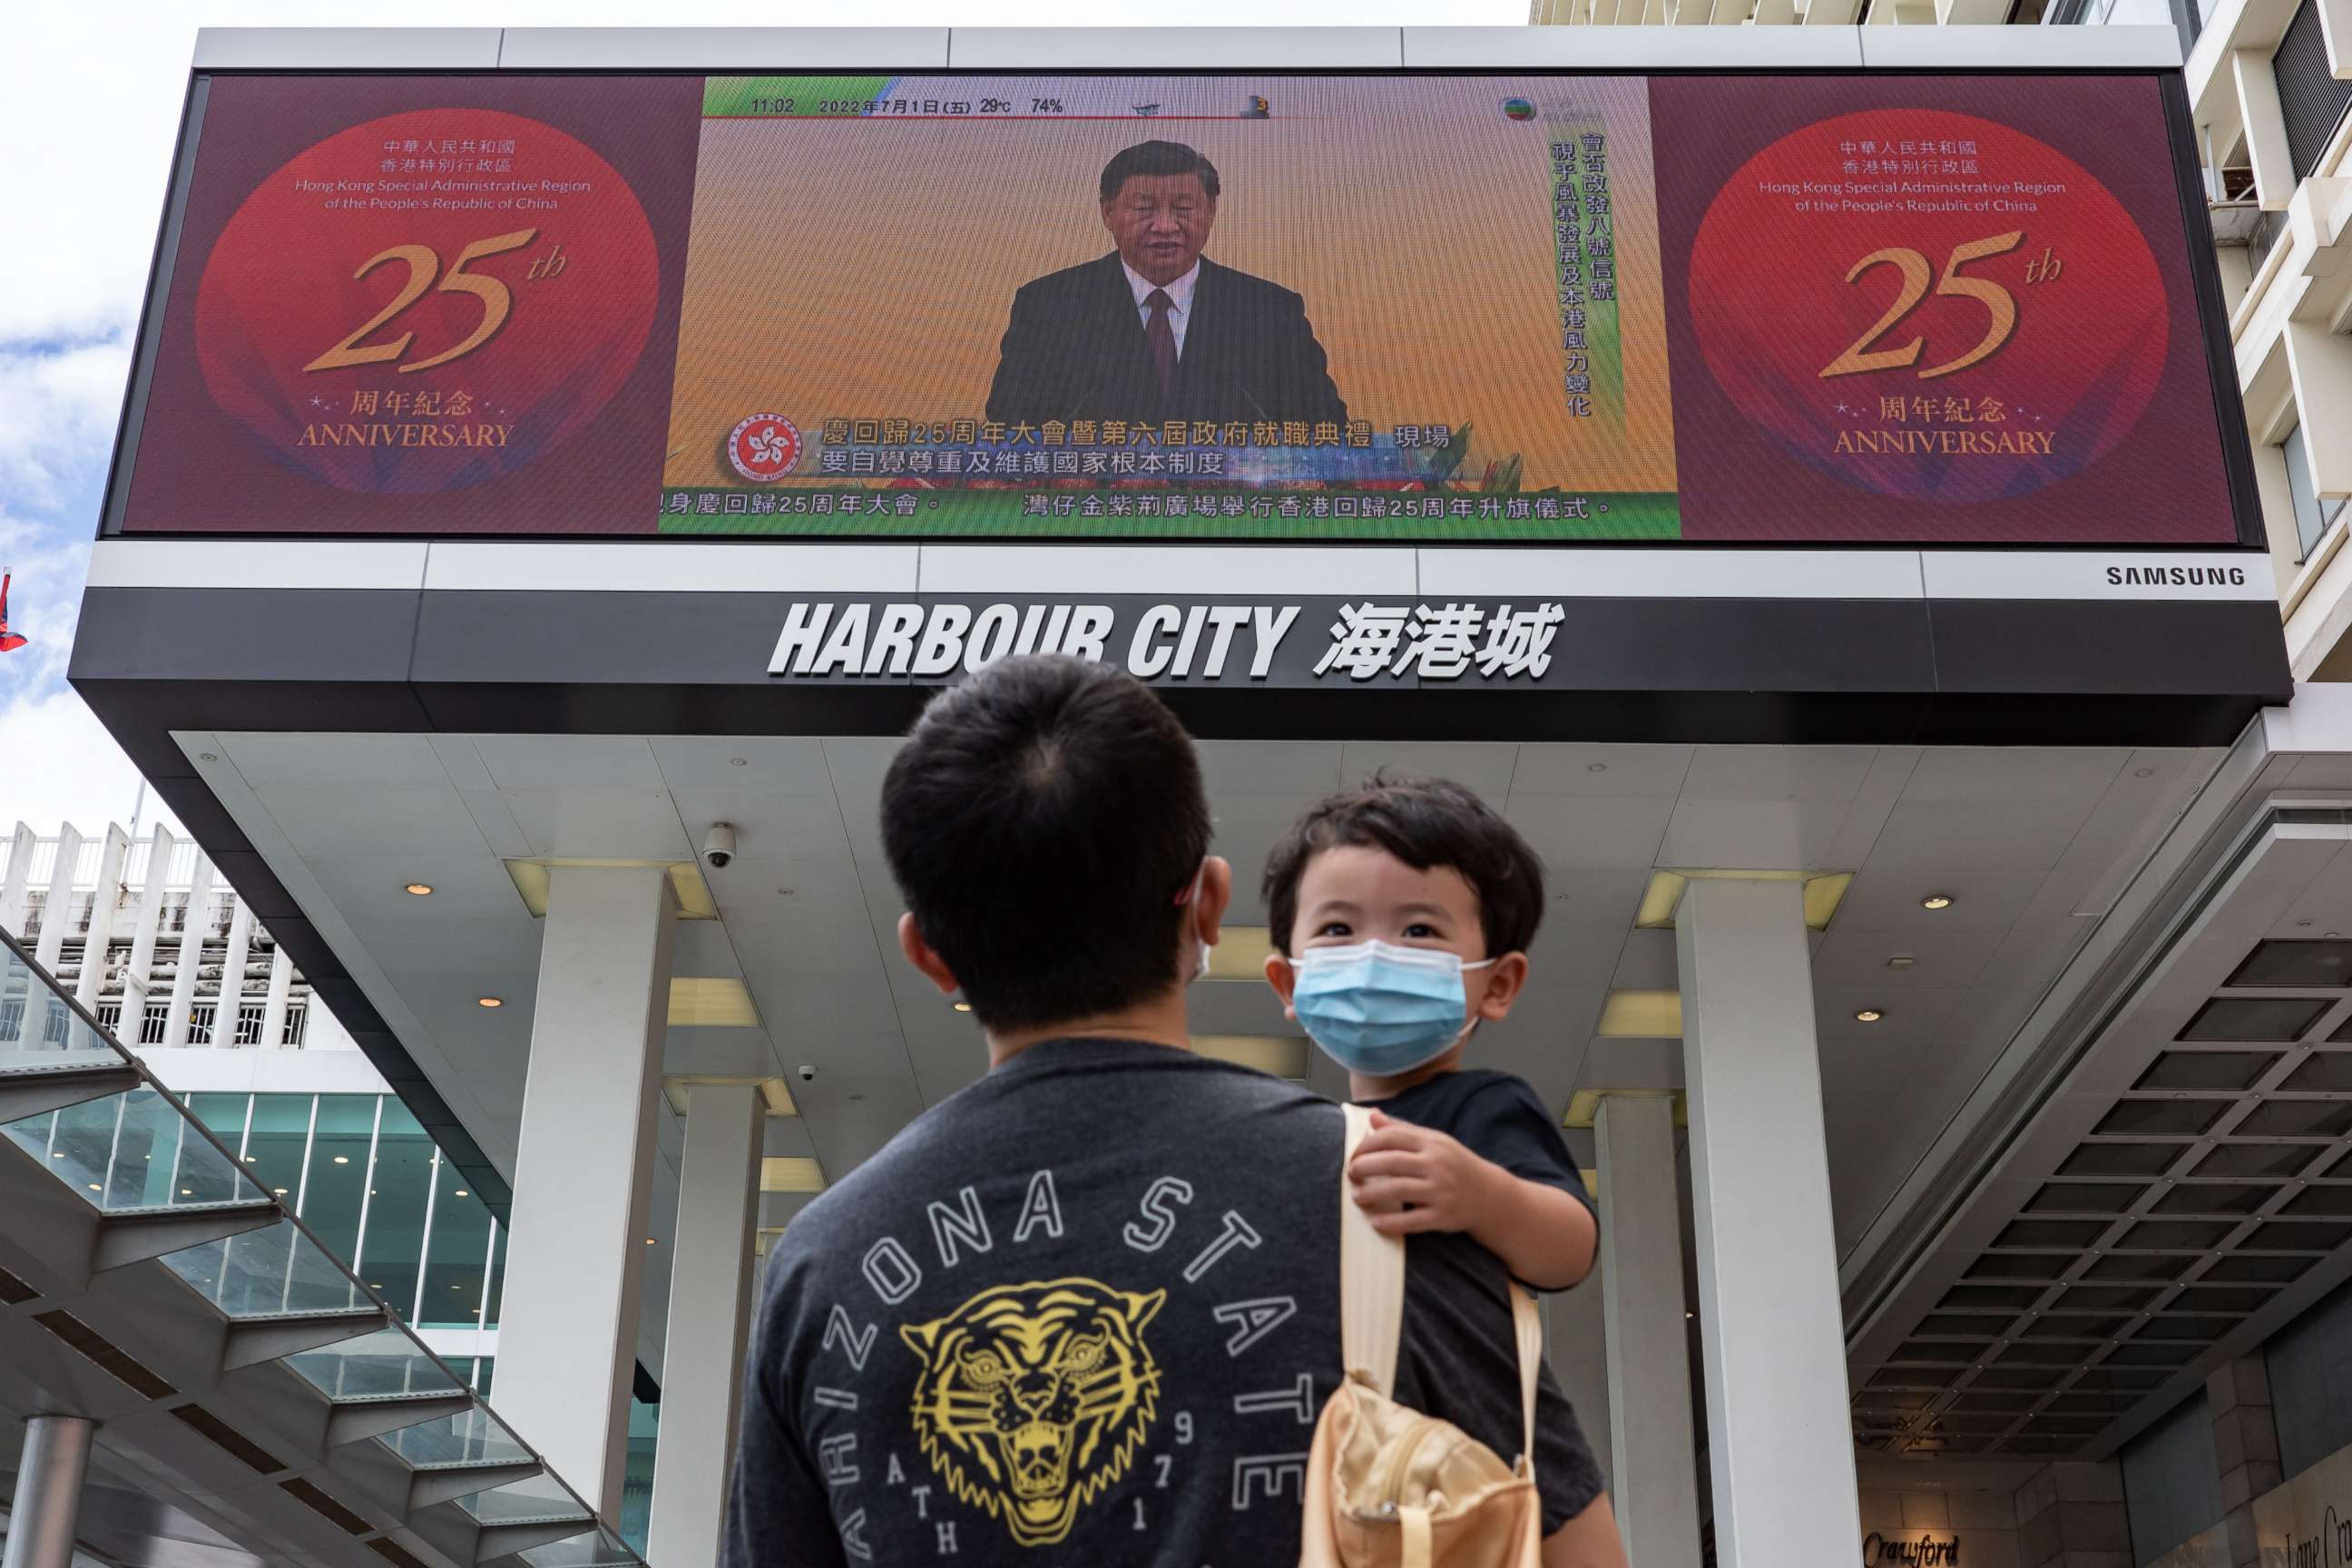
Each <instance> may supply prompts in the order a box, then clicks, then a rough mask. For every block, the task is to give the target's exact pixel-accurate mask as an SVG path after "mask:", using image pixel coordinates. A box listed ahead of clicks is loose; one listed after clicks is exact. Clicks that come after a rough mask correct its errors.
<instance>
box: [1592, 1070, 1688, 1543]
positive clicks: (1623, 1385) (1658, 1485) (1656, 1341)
mask: <svg viewBox="0 0 2352 1568" xmlns="http://www.w3.org/2000/svg"><path fill="white" fill-rule="evenodd" d="M1592 1126H1593V1142H1594V1144H1595V1145H1596V1146H1597V1147H1598V1149H1599V1150H1600V1153H1601V1300H1602V1302H1603V1304H1604V1312H1605V1315H1606V1319H1607V1323H1608V1338H1609V1432H1610V1443H1611V1449H1612V1463H1611V1465H1610V1467H1609V1496H1610V1501H1611V1503H1612V1506H1613V1507H1614V1508H1615V1510H1616V1513H1617V1529H1618V1531H1619V1532H1620V1533H1621V1534H1622V1536H1623V1537H1624V1540H1625V1557H1626V1561H1628V1562H1630V1563H1641V1564H1642V1568H1699V1551H1698V1459H1697V1451H1696V1448H1695V1447H1693V1446H1692V1442H1691V1388H1690V1340H1689V1329H1688V1320H1687V1319H1685V1317H1684V1315H1683V1314H1684V1311H1685V1307H1684V1292H1683V1216H1682V1200H1681V1199H1680V1197H1679V1196H1678V1195H1677V1194H1676V1193H1675V1102H1674V1101H1673V1100H1669V1099H1666V1098H1664V1097H1663V1096H1652V1097H1650V1098H1647V1099H1633V1098H1630V1097H1625V1096H1605V1097H1603V1098H1602V1100H1601V1111H1600V1114H1599V1116H1598V1117H1597V1118H1595V1120H1594V1121H1593V1124H1592Z"/></svg>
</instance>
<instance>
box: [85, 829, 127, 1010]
mask: <svg viewBox="0 0 2352 1568" xmlns="http://www.w3.org/2000/svg"><path fill="white" fill-rule="evenodd" d="M130 853H131V835H129V834H127V833H125V832H123V831H122V829H121V826H118V825H117V824H114V823H111V822H110V823H108V824H107V825H106V848H105V851H104V852H103V853H102V854H100V856H99V859H98V890H97V891H96V892H95V893H93V894H92V895H91V897H90V901H89V936H87V937H85V938H84V939H83V940H82V946H81V978H80V979H79V981H77V982H75V984H74V1000H75V1001H77V1002H79V1003H80V1004H81V1005H83V1006H85V1007H96V1006H97V1005H98V994H99V992H100V990H101V989H103V988H104V986H105V984H106V961H107V959H108V957H109V956H110V954H109V951H108V950H109V949H110V948H111V947H112V946H113V944H114V910H115V906H116V905H118V904H120V903H121V901H122V862H123V860H124V858H127V857H128V856H129V855H130Z"/></svg>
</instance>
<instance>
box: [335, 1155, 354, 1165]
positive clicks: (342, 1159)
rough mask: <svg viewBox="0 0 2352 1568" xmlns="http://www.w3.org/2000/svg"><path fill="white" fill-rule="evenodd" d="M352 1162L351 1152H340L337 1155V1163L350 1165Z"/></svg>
mask: <svg viewBox="0 0 2352 1568" xmlns="http://www.w3.org/2000/svg"><path fill="white" fill-rule="evenodd" d="M335 1163H336V1164H338V1165H348V1164H350V1163H352V1157H351V1156H350V1155H349V1154H338V1155H336V1156H335Z"/></svg>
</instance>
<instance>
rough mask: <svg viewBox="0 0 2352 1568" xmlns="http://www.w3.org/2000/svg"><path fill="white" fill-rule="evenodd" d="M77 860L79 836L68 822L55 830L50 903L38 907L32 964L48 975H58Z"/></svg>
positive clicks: (50, 876) (71, 913) (79, 854)
mask: <svg viewBox="0 0 2352 1568" xmlns="http://www.w3.org/2000/svg"><path fill="white" fill-rule="evenodd" d="M80 859H81V832H80V830H79V828H77V827H75V826H74V825H73V824H72V823H70V822H68V823H67V824H65V825H64V826H60V827H59V828H58V858H57V861H56V864H54V865H53V866H52V867H51V868H50V869H49V901H48V902H47V903H46V904H43V905H42V906H41V940H40V942H38V943H37V944H36V945H35V946H34V948H33V958H34V960H35V962H37V963H39V964H40V966H41V967H42V968H43V969H46V970H47V971H48V972H49V973H51V974H55V973H57V972H58V953H60V952H64V951H65V945H66V927H67V926H68V925H69V924H71V923H72V920H71V917H72V915H73V882H74V866H75V863H76V862H78V861H79V860H80Z"/></svg>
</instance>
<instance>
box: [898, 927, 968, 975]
mask: <svg viewBox="0 0 2352 1568" xmlns="http://www.w3.org/2000/svg"><path fill="white" fill-rule="evenodd" d="M898 951H899V952H903V953H905V954H906V955H907V962H908V963H911V964H913V965H914V966H915V968H916V971H917V972H918V973H920V974H921V975H922V977H923V978H924V979H926V980H928V981H929V982H930V983H931V984H934V985H936V986H938V987H939V988H940V990H942V991H944V992H946V993H948V994H950V995H953V994H955V992H956V989H957V982H956V977H955V971H954V970H952V969H950V968H949V967H948V966H947V961H946V960H945V959H943V958H941V957H940V955H939V954H938V953H937V952H934V951H933V950H932V947H931V944H930V943H929V942H925V941H924V940H923V931H922V928H921V927H920V926H919V925H917V924H916V923H915V911H914V910H908V911H907V912H906V913H905V914H902V915H900V916H899V917H898Z"/></svg>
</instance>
